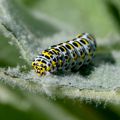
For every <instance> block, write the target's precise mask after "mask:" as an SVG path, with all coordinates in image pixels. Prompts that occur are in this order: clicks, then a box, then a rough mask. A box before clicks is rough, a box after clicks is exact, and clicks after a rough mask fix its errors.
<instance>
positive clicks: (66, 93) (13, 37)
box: [0, 0, 120, 120]
mask: <svg viewBox="0 0 120 120" xmlns="http://www.w3.org/2000/svg"><path fill="white" fill-rule="evenodd" d="M23 2H24V1H23ZM26 2H27V0H26ZM26 2H25V3H26ZM35 2H36V3H35ZM35 2H33V1H31V2H29V6H27V7H28V8H26V6H25V5H23V3H22V2H21V1H19V0H9V1H8V0H0V48H2V49H1V51H0V55H1V56H0V66H2V67H7V68H0V96H1V97H0V108H1V109H0V111H1V110H2V109H3V111H1V112H2V113H3V115H2V116H1V117H2V119H8V118H12V117H13V116H12V115H13V113H15V116H14V118H15V119H19V118H18V116H22V118H23V119H30V118H31V119H53V120H54V119H55V120H56V119H57V120H59V119H62V120H64V119H71V120H75V119H79V118H80V119H86V120H87V119H90V118H91V119H95V120H96V119H97V118H98V117H99V119H105V118H104V117H102V115H101V112H100V113H96V108H92V109H93V110H91V112H93V114H92V115H90V113H89V114H88V116H86V114H85V113H86V112H87V111H88V109H91V106H90V107H86V105H85V104H83V110H81V113H79V112H78V113H77V112H76V113H75V112H73V109H74V110H75V111H79V110H80V108H79V106H77V105H80V104H81V103H80V101H85V102H87V101H90V103H91V102H92V101H94V103H95V104H99V103H102V102H104V103H107V104H110V105H111V106H112V107H111V108H108V109H111V110H112V111H119V109H120V107H119V102H120V92H119V88H120V76H119V73H120V61H119V60H120V52H119V51H120V42H119V41H120V38H119V34H118V33H119V28H118V27H117V26H118V25H119V22H118V23H116V22H115V21H118V20H119V16H118V17H117V18H115V17H114V19H110V14H109V10H108V8H106V7H105V6H106V5H108V6H109V7H110V5H111V4H112V5H113V6H112V10H113V11H114V10H116V11H118V9H119V7H118V6H119V4H115V3H117V0H116V1H114V2H113V1H107V0H106V1H105V2H102V1H100V0H97V1H93V2H91V1H89V2H88V1H87V4H86V1H81V2H79V1H77V0H75V1H71V2H69V1H61V2H60V1H58V2H55V1H54V0H51V1H50V2H49V1H47V0H46V1H39V2H37V1H35ZM68 2H69V4H68ZM63 3H64V4H63ZM118 3H119V2H118ZM114 4H115V5H114ZM83 5H86V6H85V7H84V6H83ZM44 6H45V7H44ZM66 6H67V10H66V9H65V7H66ZM93 6H94V7H95V8H93ZM71 8H72V9H71ZM86 8H88V9H86ZM113 8H114V9H113ZM79 9H80V11H82V13H81V12H79ZM118 13H119V12H118ZM71 15H72V16H71ZM112 15H113V14H112ZM112 15H111V16H112ZM73 16H75V17H73ZM103 16H104V17H103ZM102 17H103V19H101V18H102ZM114 23H115V24H114ZM116 24H117V25H116ZM73 31H76V32H73ZM78 31H82V32H83V31H87V32H93V33H95V34H96V36H97V37H96V39H97V46H98V48H97V51H96V56H95V60H94V61H93V63H92V64H90V65H88V66H83V67H81V70H80V71H78V72H77V73H68V74H64V75H49V76H45V77H38V76H37V74H36V73H35V72H34V71H33V70H32V68H31V62H32V59H33V58H34V57H36V55H37V54H38V53H39V52H40V51H41V50H43V49H45V48H48V47H49V46H50V45H53V43H54V44H57V43H60V42H63V41H65V40H68V39H71V38H73V37H74V36H75V34H76V33H77V32H78ZM111 32H113V34H114V35H109V36H107V35H108V34H109V33H110V34H111ZM100 36H104V38H100ZM8 43H9V44H8ZM11 45H12V46H11ZM43 96H44V97H43ZM47 97H48V98H47ZM54 98H55V99H56V102H55V100H54ZM59 99H60V102H59ZM64 101H66V103H67V102H68V107H67V105H66V104H65V105H64ZM78 101H79V103H77V102H78ZM72 102H75V103H76V104H75V105H73V104H72V106H73V109H72V108H71V109H69V107H70V106H71V103H72ZM20 103H21V105H20ZM56 103H57V104H60V105H56ZM116 105H118V108H116V107H115V106H116ZM62 107H63V108H62ZM112 108H113V109H112ZM114 108H115V109H114ZM7 109H8V112H10V111H11V112H10V114H8V116H5V113H6V111H7ZM64 109H65V110H64ZM102 110H103V109H102ZM116 113H117V114H118V113H119V112H116ZM118 116H119V114H118ZM107 118H109V119H112V117H110V116H107Z"/></svg>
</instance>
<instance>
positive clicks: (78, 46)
mask: <svg viewBox="0 0 120 120" xmlns="http://www.w3.org/2000/svg"><path fill="white" fill-rule="evenodd" d="M95 50H96V40H95V38H94V37H93V36H92V35H91V34H88V33H82V34H79V35H78V36H77V37H76V38H74V39H72V40H69V41H66V42H63V43H60V44H58V45H53V46H51V47H50V48H49V49H46V50H44V51H42V53H41V54H39V55H38V56H37V57H36V58H35V59H34V60H33V62H32V66H33V68H34V69H35V71H36V72H37V73H38V75H39V76H43V75H46V74H48V73H56V72H59V71H63V72H65V71H71V70H73V69H74V70H76V71H77V70H79V69H80V67H81V66H82V65H83V64H84V65H85V64H88V63H90V62H91V61H92V60H93V57H94V53H95Z"/></svg>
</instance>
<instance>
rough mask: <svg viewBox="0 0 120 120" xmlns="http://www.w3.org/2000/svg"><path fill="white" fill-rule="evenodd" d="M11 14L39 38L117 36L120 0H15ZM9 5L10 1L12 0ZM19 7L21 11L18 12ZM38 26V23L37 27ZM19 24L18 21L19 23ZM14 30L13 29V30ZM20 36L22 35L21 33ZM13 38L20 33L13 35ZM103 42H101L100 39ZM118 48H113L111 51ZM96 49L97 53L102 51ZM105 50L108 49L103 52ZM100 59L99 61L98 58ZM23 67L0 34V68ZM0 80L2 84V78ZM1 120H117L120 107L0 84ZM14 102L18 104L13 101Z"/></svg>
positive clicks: (22, 61)
mask: <svg viewBox="0 0 120 120" xmlns="http://www.w3.org/2000/svg"><path fill="white" fill-rule="evenodd" d="M14 1H15V3H14V2H13V4H11V5H12V6H14V9H13V11H12V12H13V15H14V16H15V19H16V20H17V19H19V17H18V16H19V15H18V14H16V15H15V14H14V13H17V12H16V11H19V13H21V15H20V16H21V18H20V19H21V21H24V23H25V24H26V25H27V26H28V28H29V29H30V31H31V32H33V33H34V35H35V36H37V37H38V38H44V37H51V36H53V35H54V34H57V33H59V32H61V31H64V30H65V31H72V32H76V33H80V32H89V33H93V34H95V36H96V38H101V39H102V38H107V36H109V35H111V36H113V38H114V36H119V33H120V0H14ZM11 2H12V1H11ZM19 8H20V9H19ZM17 17H18V18H17ZM38 23H39V24H38ZM18 24H19V22H18ZM12 30H13V31H14V28H12ZM21 34H22V32H21ZM16 36H19V34H18V33H17V32H16ZM103 42H104V39H103ZM116 47H118V49H117V50H118V51H119V50H120V47H119V45H115V46H113V47H112V48H110V49H111V50H112V49H113V48H116ZM102 50H103V48H102V47H101V48H99V49H98V51H102ZM104 50H105V51H107V50H109V49H104ZM98 59H99V58H98ZM22 64H26V62H25V60H23V59H21V58H20V51H19V49H18V48H17V47H16V46H15V45H12V46H11V45H10V44H9V38H6V37H5V36H4V35H3V34H2V33H0V67H1V68H5V69H6V68H8V67H16V66H17V65H20V66H21V65H22ZM0 78H1V81H2V77H0ZM0 95H1V96H0V101H1V102H0V119H1V120H8V119H12V120H19V119H24V120H59V119H60V120H63V119H64V120H70V119H71V120H77V119H78V120H79V119H80V120H119V119H120V104H119V105H114V104H109V103H107V105H106V102H105V101H100V103H97V102H96V101H92V100H88V101H86V100H80V99H70V98H67V97H65V98H59V97H55V98H49V97H48V96H45V95H34V94H30V93H29V92H23V91H22V90H20V89H18V88H17V87H16V88H14V87H12V86H10V85H6V84H4V82H0ZM16 101H17V102H16Z"/></svg>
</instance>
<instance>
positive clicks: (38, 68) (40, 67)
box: [32, 60, 47, 76]
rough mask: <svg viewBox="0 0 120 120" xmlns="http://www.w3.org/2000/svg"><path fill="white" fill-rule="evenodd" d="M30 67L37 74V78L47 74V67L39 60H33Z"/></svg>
mask: <svg viewBox="0 0 120 120" xmlns="http://www.w3.org/2000/svg"><path fill="white" fill-rule="evenodd" d="M32 67H33V68H34V69H35V72H36V73H38V75H39V76H44V75H46V73H47V66H46V64H45V63H43V62H42V61H40V60H34V61H33V62H32Z"/></svg>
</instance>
